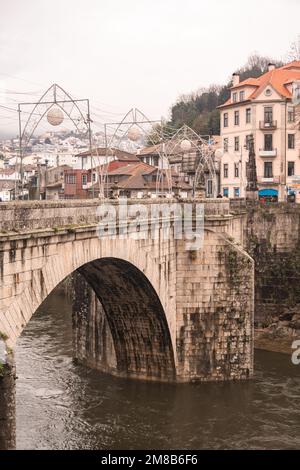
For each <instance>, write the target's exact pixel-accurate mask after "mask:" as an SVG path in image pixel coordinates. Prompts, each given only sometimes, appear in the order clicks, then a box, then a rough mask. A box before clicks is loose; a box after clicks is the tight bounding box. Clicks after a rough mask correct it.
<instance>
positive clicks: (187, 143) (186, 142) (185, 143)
mask: <svg viewBox="0 0 300 470" xmlns="http://www.w3.org/2000/svg"><path fill="white" fill-rule="evenodd" d="M191 147H192V144H191V142H190V141H189V140H187V139H184V140H183V141H182V142H181V144H180V148H181V150H183V152H188V151H189V150H191Z"/></svg>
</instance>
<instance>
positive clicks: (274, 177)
mask: <svg viewBox="0 0 300 470" xmlns="http://www.w3.org/2000/svg"><path fill="white" fill-rule="evenodd" d="M298 83H300V61H293V62H291V63H289V64H287V65H285V66H283V67H280V68H275V66H274V65H273V64H269V70H268V72H266V73H265V74H263V75H262V76H260V77H258V78H249V79H247V80H244V81H242V82H241V81H240V77H239V75H237V74H234V75H233V86H232V87H231V95H230V98H229V99H228V100H227V101H226V102H225V103H224V104H223V105H221V106H219V109H220V112H221V113H220V118H221V145H222V150H223V155H222V157H221V161H220V185H221V193H222V195H223V196H225V197H230V198H234V197H245V192H246V185H247V163H248V143H249V140H250V138H251V136H253V138H254V146H255V156H256V168H257V180H258V189H259V196H260V197H272V198H273V200H279V201H284V200H286V199H287V196H288V195H291V194H294V195H295V197H296V200H297V201H299V202H300V153H299V137H300V131H299V116H298V107H299V106H300V105H299V106H298V105H297V104H296V105H295V101H294V99H293V96H294V97H295V93H294V94H293V90H295V89H296V88H297V84H298ZM298 179H299V185H298V183H297V181H298Z"/></svg>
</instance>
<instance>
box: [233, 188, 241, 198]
mask: <svg viewBox="0 0 300 470" xmlns="http://www.w3.org/2000/svg"><path fill="white" fill-rule="evenodd" d="M234 197H240V188H234Z"/></svg>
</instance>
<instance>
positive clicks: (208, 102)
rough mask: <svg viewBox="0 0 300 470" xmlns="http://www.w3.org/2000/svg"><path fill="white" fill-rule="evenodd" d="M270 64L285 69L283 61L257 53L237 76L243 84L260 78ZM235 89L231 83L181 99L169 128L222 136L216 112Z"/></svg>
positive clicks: (241, 68) (184, 96)
mask: <svg viewBox="0 0 300 470" xmlns="http://www.w3.org/2000/svg"><path fill="white" fill-rule="evenodd" d="M269 63H273V64H274V65H275V66H276V67H280V66H282V65H283V62H282V61H279V60H274V59H272V58H270V57H267V56H260V55H259V54H257V53H253V54H252V55H250V56H249V58H248V60H247V62H246V64H245V65H244V66H243V67H240V68H239V69H237V70H236V73H239V75H240V79H241V80H245V79H247V78H249V77H253V78H256V77H259V76H260V75H262V74H263V73H265V72H267V70H268V65H269ZM231 86H232V81H231V79H229V80H228V83H227V84H226V85H222V86H220V85H214V84H212V85H210V86H209V87H208V88H207V89H206V88H200V89H198V91H196V92H193V93H190V94H187V95H181V96H180V97H179V98H178V100H177V102H176V103H175V104H174V105H173V106H172V107H171V119H170V122H169V125H170V126H172V127H175V128H180V127H181V126H183V124H187V125H188V126H190V127H191V128H192V129H194V130H195V132H197V133H199V134H202V135H208V134H219V133H220V113H219V110H218V109H216V108H217V107H218V106H219V105H221V104H223V103H225V101H227V100H228V98H229V97H230V87H231Z"/></svg>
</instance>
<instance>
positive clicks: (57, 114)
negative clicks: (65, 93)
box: [47, 108, 64, 126]
mask: <svg viewBox="0 0 300 470" xmlns="http://www.w3.org/2000/svg"><path fill="white" fill-rule="evenodd" d="M47 121H48V122H49V124H51V126H59V125H60V124H61V123H62V122H63V121H64V113H63V112H62V110H61V109H59V108H51V109H50V111H48V113H47Z"/></svg>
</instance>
